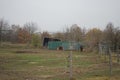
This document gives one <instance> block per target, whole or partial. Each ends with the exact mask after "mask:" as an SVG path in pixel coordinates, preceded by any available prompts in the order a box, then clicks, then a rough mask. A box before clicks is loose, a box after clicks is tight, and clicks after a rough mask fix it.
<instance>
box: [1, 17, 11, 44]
mask: <svg viewBox="0 0 120 80" xmlns="http://www.w3.org/2000/svg"><path fill="white" fill-rule="evenodd" d="M8 29H9V24H8V22H7V21H5V20H4V19H0V43H1V41H2V40H3V38H4V37H3V35H5V34H6V31H7V30H8ZM3 33H4V34H3Z"/></svg>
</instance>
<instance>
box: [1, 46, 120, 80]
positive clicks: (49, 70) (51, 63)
mask: <svg viewBox="0 0 120 80" xmlns="http://www.w3.org/2000/svg"><path fill="white" fill-rule="evenodd" d="M19 51H25V52H19ZM69 53H70V51H53V50H47V49H24V50H23V49H22V48H15V47H13V48H0V80H69V71H68V70H69V69H68V67H67V66H68V62H67V61H68V60H67V57H68V54H69ZM112 71H113V73H112V76H111V77H110V75H109V65H108V63H105V61H104V60H103V59H101V58H99V56H98V55H97V54H95V53H84V52H82V53H81V52H77V51H73V77H74V80H120V64H117V63H113V70H112Z"/></svg>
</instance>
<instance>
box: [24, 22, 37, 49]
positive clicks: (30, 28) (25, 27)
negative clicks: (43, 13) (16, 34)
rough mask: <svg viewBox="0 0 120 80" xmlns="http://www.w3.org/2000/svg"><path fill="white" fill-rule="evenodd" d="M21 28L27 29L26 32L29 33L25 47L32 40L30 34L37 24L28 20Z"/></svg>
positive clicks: (33, 31)
mask: <svg viewBox="0 0 120 80" xmlns="http://www.w3.org/2000/svg"><path fill="white" fill-rule="evenodd" d="M23 28H24V30H25V31H27V34H28V35H29V39H28V41H27V47H29V46H30V44H31V41H32V35H33V34H34V33H35V31H36V30H37V24H36V23H33V22H29V23H26V24H24V27H23Z"/></svg>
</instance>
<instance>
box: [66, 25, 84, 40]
mask: <svg viewBox="0 0 120 80" xmlns="http://www.w3.org/2000/svg"><path fill="white" fill-rule="evenodd" d="M64 36H65V39H66V41H75V42H80V41H82V39H83V33H82V29H81V28H80V27H79V26H78V25H77V24H73V25H72V26H71V27H70V28H66V31H65V33H64Z"/></svg>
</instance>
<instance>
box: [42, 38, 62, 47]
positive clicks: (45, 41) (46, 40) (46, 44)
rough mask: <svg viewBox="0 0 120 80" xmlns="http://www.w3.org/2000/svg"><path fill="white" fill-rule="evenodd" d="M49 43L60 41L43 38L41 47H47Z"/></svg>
mask: <svg viewBox="0 0 120 80" xmlns="http://www.w3.org/2000/svg"><path fill="white" fill-rule="evenodd" d="M50 41H60V39H54V38H47V37H45V38H44V40H43V47H48V42H50Z"/></svg>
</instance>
